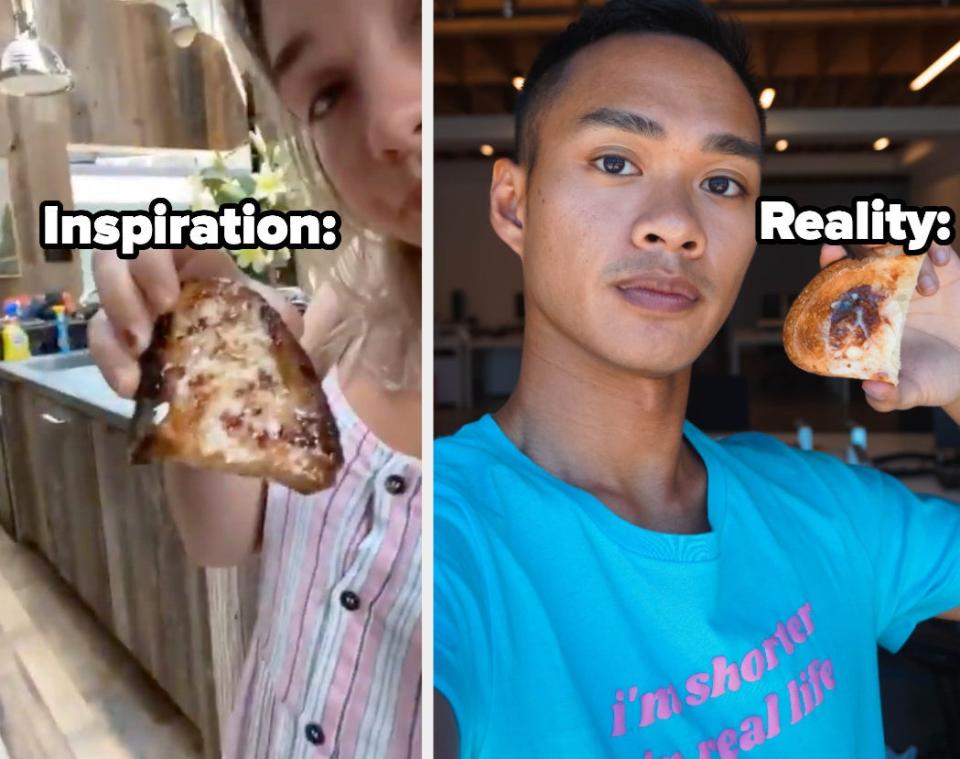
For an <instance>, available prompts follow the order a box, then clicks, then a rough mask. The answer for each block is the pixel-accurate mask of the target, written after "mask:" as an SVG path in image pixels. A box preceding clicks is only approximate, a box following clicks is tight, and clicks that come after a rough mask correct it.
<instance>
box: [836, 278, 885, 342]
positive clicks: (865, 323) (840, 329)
mask: <svg viewBox="0 0 960 759" xmlns="http://www.w3.org/2000/svg"><path fill="white" fill-rule="evenodd" d="M886 299H887V296H886V295H885V294H883V293H881V292H878V291H876V290H874V289H873V288H872V287H871V286H870V285H860V286H859V287H854V288H853V289H851V290H847V292H845V293H844V294H843V295H842V296H841V297H840V299H839V300H837V301H835V302H834V303H833V304H831V309H830V344H831V346H832V347H833V348H841V347H843V346H844V345H847V344H848V343H849V342H850V341H851V339H852V340H853V341H854V342H855V343H856V344H858V345H859V344H863V343H865V342H867V341H868V340H869V339H870V336H871V335H872V334H873V332H874V331H875V330H876V328H877V326H878V325H879V324H881V323H883V322H884V321H885V319H884V318H883V317H882V316H881V315H880V307H881V306H882V305H883V303H884V301H886Z"/></svg>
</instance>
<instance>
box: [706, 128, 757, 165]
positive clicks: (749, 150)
mask: <svg viewBox="0 0 960 759" xmlns="http://www.w3.org/2000/svg"><path fill="white" fill-rule="evenodd" d="M703 152H704V153H725V154H726V155H738V156H742V157H743V158H750V159H752V160H754V161H760V160H762V159H763V147H762V146H761V145H760V144H759V143H756V142H752V141H751V140H745V139H744V138H743V137H737V135H735V134H711V135H710V136H709V137H707V139H706V140H704V142H703Z"/></svg>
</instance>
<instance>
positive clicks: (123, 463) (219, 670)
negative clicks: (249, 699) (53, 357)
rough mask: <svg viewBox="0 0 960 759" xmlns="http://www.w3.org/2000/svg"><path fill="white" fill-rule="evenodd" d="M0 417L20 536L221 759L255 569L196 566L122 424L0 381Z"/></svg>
mask: <svg viewBox="0 0 960 759" xmlns="http://www.w3.org/2000/svg"><path fill="white" fill-rule="evenodd" d="M93 371H96V370H95V369H94V370H93ZM0 411H2V413H0V431H2V436H0V437H2V443H3V446H2V450H3V451H5V453H6V457H5V458H6V464H7V481H8V482H9V485H10V499H9V501H10V506H9V508H8V509H7V511H9V513H10V515H11V517H12V519H11V520H9V521H12V523H13V526H14V527H15V529H14V533H15V537H16V538H17V539H18V541H20V542H21V543H23V544H27V545H30V546H32V547H34V548H36V549H37V550H38V551H39V552H40V553H41V554H42V555H43V556H44V557H46V558H47V560H48V561H49V562H50V563H51V564H52V565H53V566H54V567H55V568H56V570H57V572H58V573H59V574H60V576H61V577H62V578H63V579H64V580H65V581H66V582H67V583H68V584H69V585H70V586H71V587H72V588H73V589H74V590H75V591H76V593H77V595H78V596H79V597H80V598H81V599H82V600H83V601H84V602H85V603H86V605H87V606H88V607H89V608H90V610H91V611H92V612H93V614H94V615H95V616H96V617H97V619H98V620H99V621H100V622H101V623H102V624H103V625H104V627H105V628H106V629H107V630H109V631H110V632H111V633H112V634H113V635H114V636H115V637H116V638H117V639H118V640H119V641H120V642H121V643H122V644H123V645H124V646H125V647H126V648H127V649H128V650H129V651H130V652H131V654H132V655H133V656H134V657H135V658H136V660H137V661H138V662H139V663H140V665H141V666H142V667H143V669H144V670H146V672H147V673H149V675H150V676H151V677H152V678H153V679H154V680H155V681H156V682H157V684H158V685H159V686H160V687H161V688H163V690H164V691H166V693H167V694H168V695H169V696H170V698H171V700H172V701H173V702H174V703H176V704H177V706H178V707H179V708H180V709H181V710H182V711H183V713H184V714H185V715H186V716H187V717H188V718H190V719H191V720H192V721H193V722H194V723H195V724H196V725H197V727H198V728H199V729H200V732H201V734H202V735H203V738H204V752H205V755H206V756H208V757H210V758H211V759H213V757H218V756H219V750H220V731H221V727H222V726H223V724H224V723H225V720H226V718H227V716H228V715H229V713H230V710H231V707H232V705H233V700H234V697H235V694H236V687H237V684H238V681H239V676H240V670H241V668H242V664H243V659H244V654H245V652H246V649H247V645H248V643H249V640H250V636H251V634H252V628H253V624H254V618H255V612H256V603H257V582H258V579H259V566H258V563H257V561H256V560H252V561H250V562H249V563H248V564H247V565H245V566H243V567H239V568H232V569H207V568H202V567H197V566H194V565H193V564H192V563H191V562H190V561H189V559H188V558H187V556H186V554H185V552H184V550H183V546H182V544H181V542H180V537H179V534H178V533H177V530H176V526H175V524H174V522H173V519H172V517H171V515H170V513H169V511H168V508H167V503H166V496H165V493H164V484H163V477H162V468H161V467H160V466H159V465H148V466H132V465H131V464H129V463H128V459H127V445H128V438H127V431H126V424H125V423H124V422H125V420H122V419H117V417H116V414H113V413H108V412H106V411H103V412H100V413H98V411H97V409H95V408H93V407H92V406H90V405H89V404H84V403H77V402H75V400H71V399H70V398H68V397H64V396H62V395H61V394H59V393H57V392H56V391H54V390H50V389H48V388H42V387H38V386H36V385H34V384H31V383H29V382H18V381H11V380H10V379H8V378H6V377H5V376H4V375H2V374H0ZM0 463H2V459H0ZM0 473H2V468H0ZM0 485H2V482H0ZM0 507H2V506H0ZM0 519H3V517H2V516H0ZM4 526H5V527H6V522H4Z"/></svg>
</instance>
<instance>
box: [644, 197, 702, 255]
mask: <svg viewBox="0 0 960 759" xmlns="http://www.w3.org/2000/svg"><path fill="white" fill-rule="evenodd" d="M654 195H655V197H651V198H648V202H647V203H645V204H644V208H643V211H642V212H641V214H640V216H639V217H638V218H637V221H636V223H635V224H634V226H633V230H632V233H631V239H632V241H633V244H634V246H635V247H637V248H641V249H643V248H650V247H654V246H657V247H662V248H664V249H666V250H667V251H669V252H671V253H680V254H682V255H683V256H685V257H687V258H699V257H700V256H701V255H703V250H704V248H705V246H706V236H705V235H704V233H703V228H702V227H701V225H700V221H699V219H698V218H697V215H696V212H695V210H694V209H693V207H692V205H691V203H690V201H689V199H688V198H685V197H683V195H682V193H678V192H674V193H668V192H657V193H654Z"/></svg>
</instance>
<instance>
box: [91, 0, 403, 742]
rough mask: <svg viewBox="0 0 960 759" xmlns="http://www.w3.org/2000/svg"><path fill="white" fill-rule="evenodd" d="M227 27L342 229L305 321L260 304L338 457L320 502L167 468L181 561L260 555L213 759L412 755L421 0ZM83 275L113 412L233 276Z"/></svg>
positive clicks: (260, 10) (253, 2)
mask: <svg viewBox="0 0 960 759" xmlns="http://www.w3.org/2000/svg"><path fill="white" fill-rule="evenodd" d="M224 10H225V11H226V16H227V18H228V19H229V20H230V22H231V28H232V30H233V34H232V35H231V37H232V39H231V51H232V52H233V53H235V55H236V57H237V60H238V61H239V62H240V63H241V66H242V67H245V68H247V69H249V70H250V71H251V72H252V73H253V74H254V75H256V76H259V77H261V78H262V80H263V81H264V83H265V85H266V88H267V91H269V92H271V93H273V94H274V95H275V96H276V104H277V106H276V108H275V111H274V113H273V116H274V117H276V119H277V122H278V123H281V124H283V125H285V128H286V129H287V130H289V131H288V133H290V134H292V135H293V136H294V137H295V138H296V140H297V143H298V144H299V146H300V149H299V150H297V151H296V152H297V155H298V159H299V161H300V165H301V167H302V168H303V169H304V172H303V173H304V181H305V183H306V184H307V185H308V186H307V187H305V188H304V189H305V190H307V191H308V193H309V196H310V197H311V198H312V199H313V201H312V202H313V204H315V205H316V206H317V207H318V210H328V209H335V210H338V211H339V212H340V213H341V215H342V216H343V218H344V220H345V229H346V230H348V232H345V234H344V243H343V246H342V251H341V252H340V253H339V254H338V260H337V264H336V267H335V270H334V273H333V276H332V277H331V278H330V282H329V283H328V284H326V285H325V286H324V287H322V288H321V289H320V291H319V292H318V294H317V295H316V297H315V298H314V300H313V301H312V302H311V304H310V307H309V308H308V310H307V312H306V314H305V315H304V316H303V318H302V319H301V318H300V317H299V315H298V314H297V312H296V311H295V310H294V309H293V308H291V307H289V306H287V305H286V304H285V303H284V302H283V300H282V299H281V298H278V297H276V295H275V294H273V293H268V296H269V297H270V299H271V300H272V302H273V303H274V304H275V305H276V307H277V308H278V310H280V311H281V314H282V315H283V317H284V319H285V320H286V321H287V323H288V324H289V326H290V327H291V329H293V330H294V333H295V334H297V335H298V336H300V338H301V340H302V342H303V344H304V346H305V348H306V349H307V351H308V352H309V353H310V355H311V356H312V357H313V358H314V360H315V362H316V363H317V365H318V367H321V369H322V371H324V372H326V375H325V379H324V389H325V391H326V393H327V396H328V399H329V400H330V404H331V407H332V408H333V410H334V413H335V414H336V417H337V423H338V426H339V428H340V433H341V444H342V447H343V452H344V459H345V464H344V466H343V468H342V470H341V472H340V474H339V475H338V478H337V480H336V482H335V483H334V485H333V486H332V487H331V488H330V489H328V490H326V491H324V492H322V493H319V494H317V495H314V496H309V497H305V496H301V495H298V494H297V493H295V492H292V491H290V490H288V489H286V488H284V487H282V486H279V485H277V484H275V483H264V482H260V481H256V480H252V479H248V478H241V477H236V476H231V475H225V474H220V473H213V472H209V471H199V470H194V469H191V468H188V467H185V466H181V465H174V464H169V465H167V466H166V467H165V472H164V474H165V480H166V485H167V495H168V500H169V504H170V509H171V512H172V514H173V518H174V520H175V522H176V524H177V526H178V528H179V531H180V534H181V537H182V539H183V543H184V546H185V548H186V550H187V552H188V554H189V555H190V556H191V558H192V559H193V560H194V561H196V562H198V563H200V564H203V565H208V566H229V565H233V564H237V563H239V562H241V561H243V560H244V558H246V557H247V556H249V555H250V554H252V553H254V552H260V554H261V566H262V574H261V582H260V599H261V600H260V608H259V615H258V620H257V625H256V631H255V634H254V636H253V640H252V643H251V646H250V650H249V651H248V654H247V659H246V663H245V666H244V670H243V676H242V679H241V683H240V687H239V692H238V697H237V702H236V704H235V707H234V710H233V714H232V716H231V719H230V720H229V727H228V729H227V731H226V735H225V736H224V756H225V757H228V759H236V758H240V757H242V758H244V759H248V758H249V759H259V758H260V757H270V758H271V759H273V758H278V759H295V758H296V757H318V756H331V757H340V758H341V759H353V758H354V757H357V758H360V759H362V758H363V757H403V758H406V757H414V756H419V755H420V743H421V739H420V698H421V680H420V482H421V474H420V471H421V470H420V460H419V459H420V408H421V402H420V374H419V365H420V350H419V344H420V324H419V314H420V250H419V244H420V233H421V230H420V159H421V144H420V121H421V106H420V47H421V46H420V2H419V0H416V2H413V1H412V0H404V1H403V2H397V0H366V1H365V2H363V3H357V2H355V1H354V0H270V2H269V3H268V2H267V0H224ZM349 230H352V233H350V232H349ZM316 255H318V256H320V255H329V254H327V253H321V252H317V253H316ZM94 271H95V277H96V281H97V287H98V290H99V292H100V297H101V302H102V304H103V308H102V310H101V312H100V313H99V314H98V315H97V317H96V318H95V319H94V321H93V323H92V324H91V326H90V344H91V349H92V351H93V354H94V356H95V358H96V360H97V364H98V365H99V367H100V369H101V371H102V372H103V375H104V377H105V378H106V379H107V381H108V382H109V383H110V384H111V386H112V387H113V388H114V389H115V390H116V391H117V392H118V393H120V394H121V395H125V396H131V395H132V394H133V393H134V391H135V389H136V386H137V383H138V380H139V367H138V364H137V360H136V359H137V357H138V356H139V355H140V353H141V352H142V351H143V350H144V349H145V347H146V346H147V344H148V342H149V339H150V335H151V328H152V323H153V321H154V319H155V318H156V316H157V315H159V314H161V313H164V312H165V311H167V310H169V309H170V308H171V306H172V304H173V303H174V302H175V299H176V297H177V294H178V292H179V288H180V282H181V281H183V280H184V279H185V278H187V277H192V276H212V275H217V276H230V277H236V278H239V277H241V276H242V275H241V273H240V272H239V270H238V269H237V268H236V266H235V264H234V263H233V260H232V258H231V257H230V256H229V255H228V254H226V253H213V252H206V253H197V252H193V251H189V250H179V251H164V250H156V251H149V252H146V253H143V254H141V255H140V256H139V258H137V259H135V260H133V261H124V260H121V259H119V258H117V257H116V256H115V255H113V254H112V253H102V254H98V255H97V257H96V258H95V262H94Z"/></svg>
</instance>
